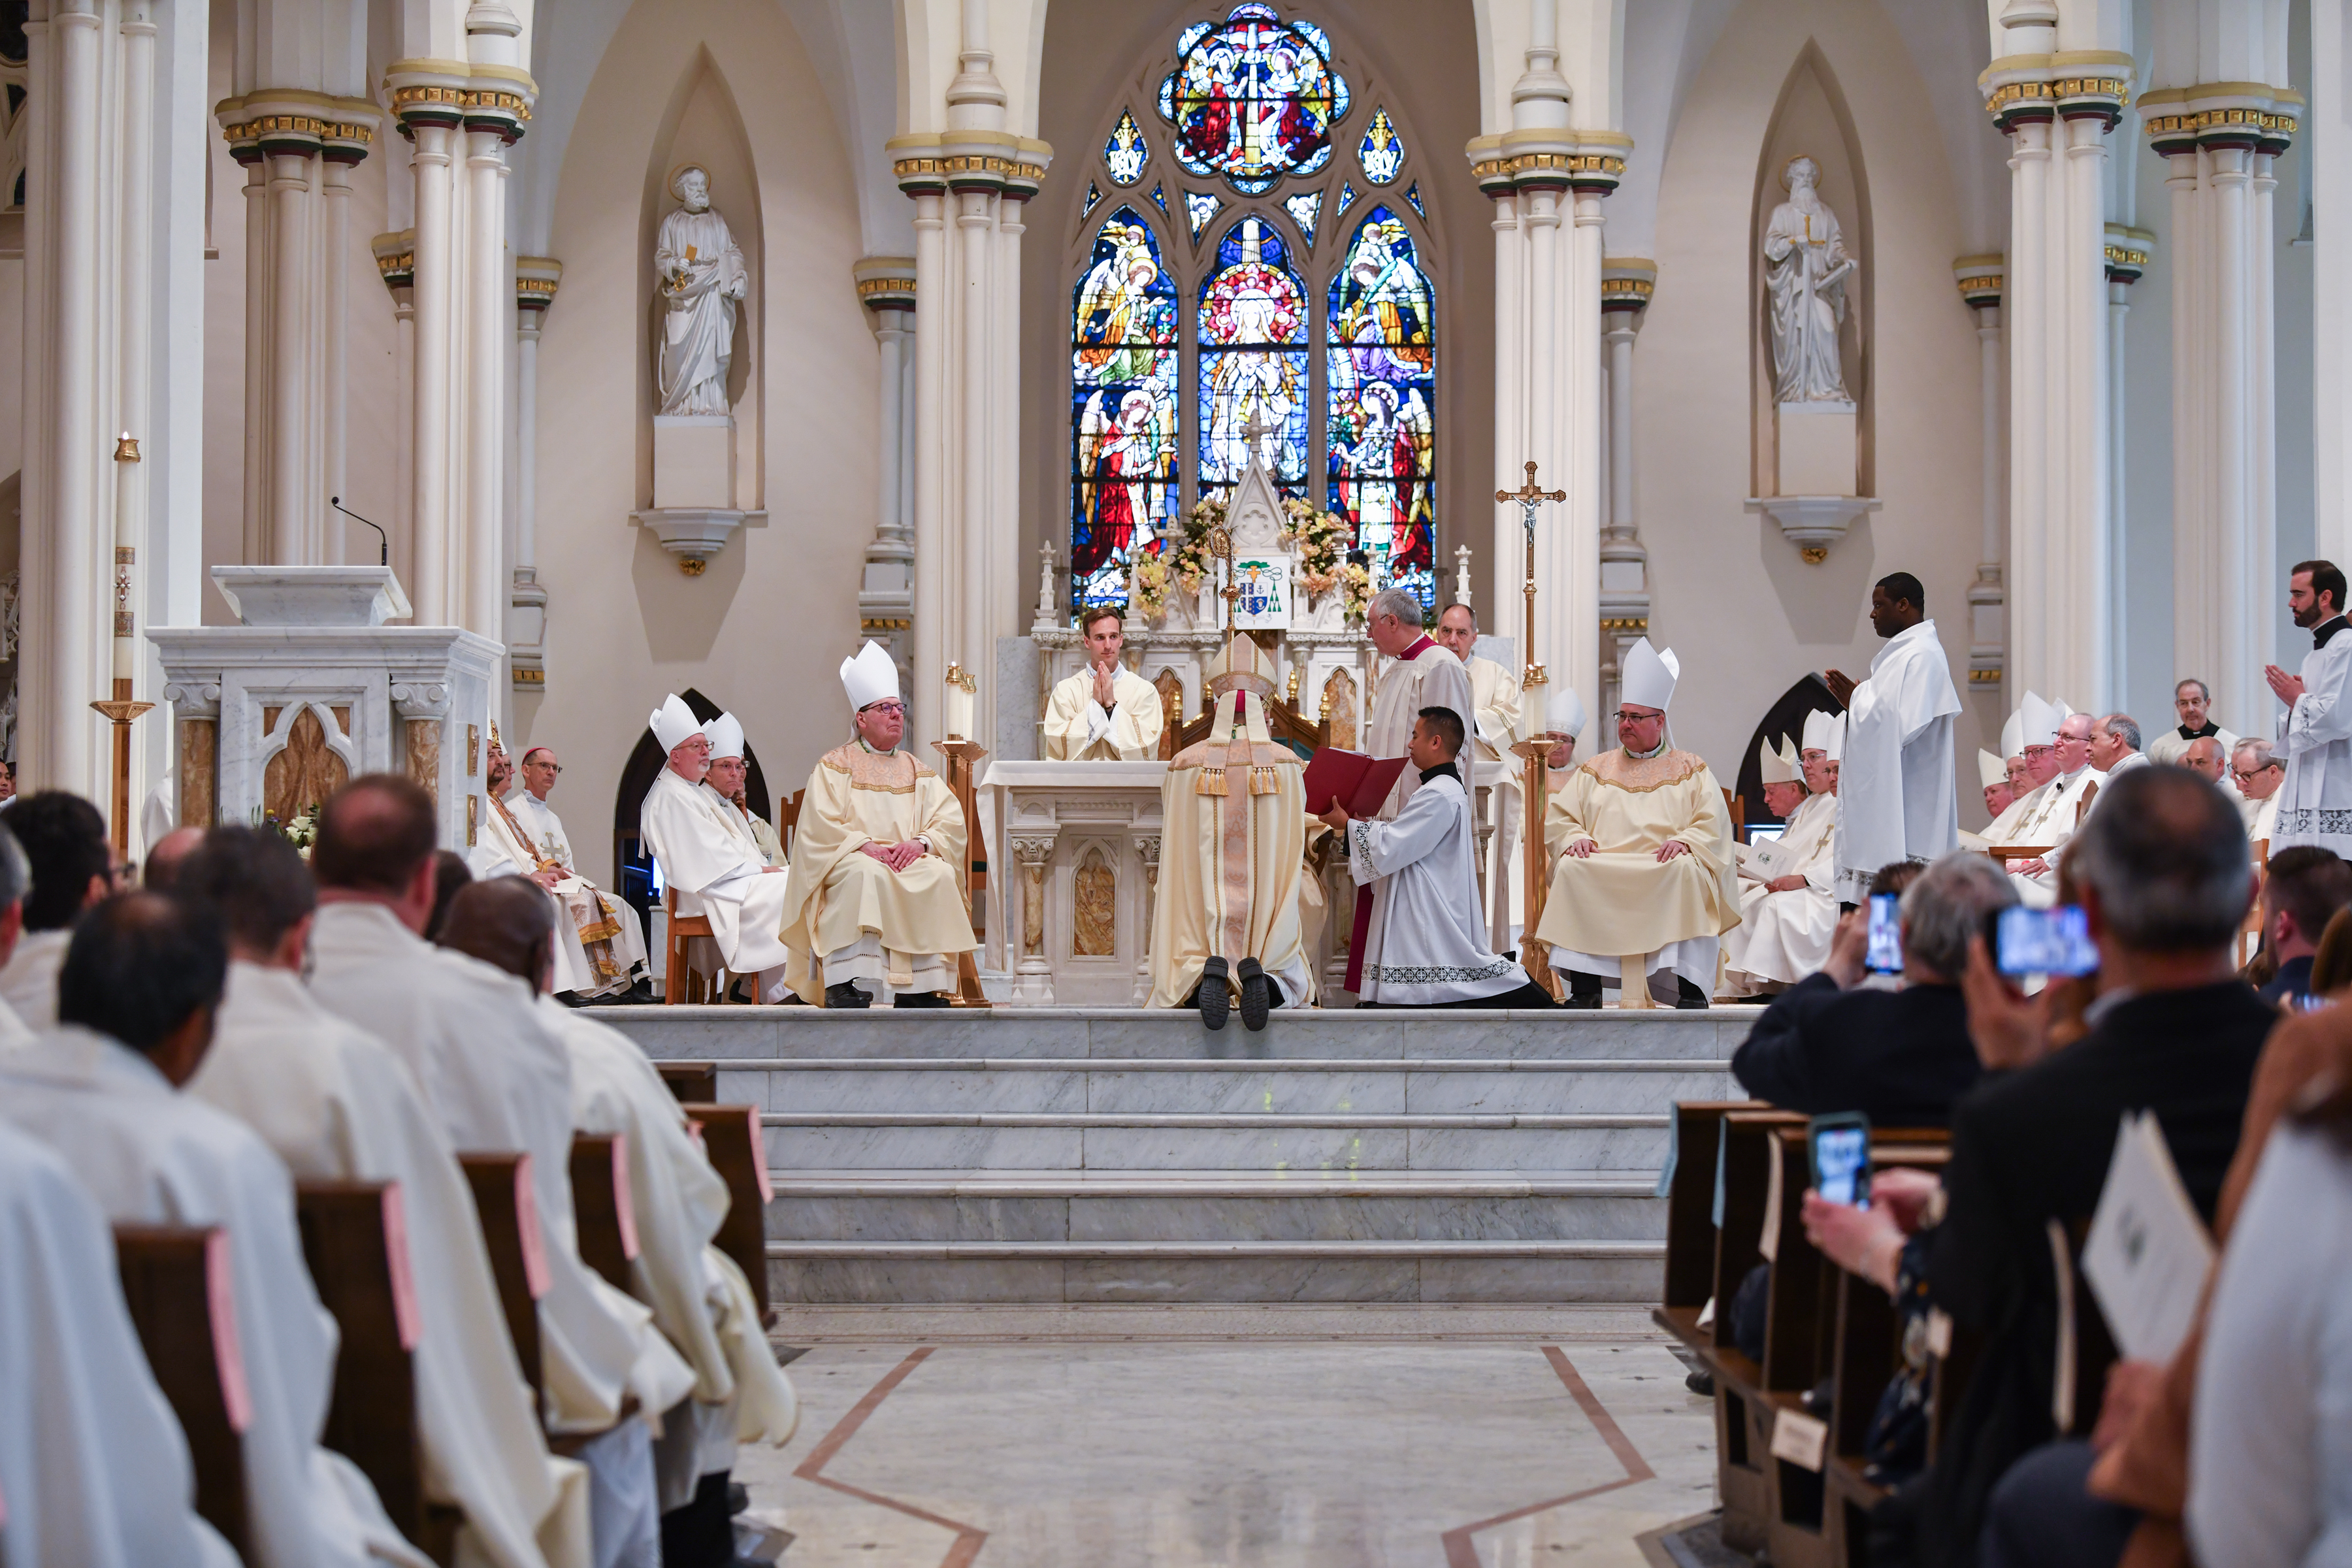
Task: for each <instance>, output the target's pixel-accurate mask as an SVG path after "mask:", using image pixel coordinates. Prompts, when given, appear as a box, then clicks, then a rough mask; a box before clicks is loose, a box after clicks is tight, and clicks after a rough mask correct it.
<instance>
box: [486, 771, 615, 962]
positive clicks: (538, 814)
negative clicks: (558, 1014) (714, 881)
mask: <svg viewBox="0 0 2352 1568" xmlns="http://www.w3.org/2000/svg"><path fill="white" fill-rule="evenodd" d="M562 773H563V764H562V763H560V762H558V761H557V760H556V756H555V752H553V751H552V750H551V749H550V748H548V747H546V746H533V747H531V748H530V750H529V751H527V752H523V754H522V755H521V756H520V757H518V758H517V759H516V760H515V775H516V777H518V778H520V780H521V781H522V787H521V788H520V789H519V790H516V791H514V792H512V793H511V794H509V795H507V796H506V797H505V799H504V800H503V801H502V802H501V803H500V804H501V805H504V806H505V807H506V811H507V816H509V818H511V819H512V821H513V824H514V826H516V827H517V828H519V829H520V830H521V834H522V837H523V838H524V839H525V840H526V841H527V842H528V843H529V845H530V848H531V850H532V851H533V852H534V853H535V854H536V855H537V856H538V857H539V864H540V866H541V868H544V869H546V870H551V871H561V872H562V873H563V875H562V878H560V879H558V880H557V881H556V883H555V885H554V886H553V887H551V888H550V889H548V890H549V891H550V892H551V893H553V894H554V895H555V900H556V902H558V903H560V904H562V906H563V910H564V913H565V914H566V915H568V916H569V917H570V919H569V920H568V921H565V922H563V923H565V924H569V925H570V926H571V927H572V935H573V938H574V939H575V940H576V941H577V942H579V944H580V946H581V947H582V948H583V950H584V956H585V957H586V958H587V959H588V961H589V968H590V969H591V971H592V972H593V975H594V977H595V979H596V980H597V981H598V982H599V985H600V989H598V990H597V991H595V992H593V993H590V992H585V991H581V990H580V989H579V987H578V986H577V985H566V984H562V980H563V976H564V973H565V970H564V964H565V962H566V959H567V957H568V956H569V953H570V951H571V944H570V943H569V942H566V943H564V944H563V952H562V953H560V954H559V955H558V956H557V958H556V972H557V973H556V980H557V984H556V987H555V988H556V989H557V990H558V991H573V992H577V993H578V994H580V995H582V996H583V997H584V996H588V995H591V994H594V995H600V996H614V995H618V994H621V993H623V992H625V991H627V990H629V989H630V988H631V987H633V986H635V984H637V983H638V982H639V981H641V980H643V979H645V978H646V974H647V973H648V967H647V963H646V932H645V927H644V926H643V925H642V924H641V923H639V921H638V919H637V911H636V910H633V909H631V908H630V907H629V906H628V905H627V904H625V903H624V902H622V901H621V900H619V899H616V898H614V896H613V895H612V894H610V893H608V892H606V891H604V889H602V888H599V887H598V886H596V884H595V883H593V882H592V881H590V880H589V879H587V878H585V877H583V876H582V875H581V874H580V866H579V863H578V861H577V860H576V859H575V858H573V856H572V836H571V835H570V834H568V833H566V832H564V831H563V819H562V817H560V816H556V815H555V808H554V807H552V806H551V805H548V804H547V797H548V795H550V794H551V792H552V791H553V790H554V788H555V781H556V780H557V779H558V778H560V777H562ZM491 815H492V816H497V815H498V814H497V813H495V812H493V813H492V814H491ZM558 929H559V931H560V930H561V929H562V928H561V926H559V927H558Z"/></svg>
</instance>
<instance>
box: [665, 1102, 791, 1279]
mask: <svg viewBox="0 0 2352 1568" xmlns="http://www.w3.org/2000/svg"><path fill="white" fill-rule="evenodd" d="M683 1109H684V1110H685V1111H686V1114H687V1116H688V1119H689V1120H691V1121H695V1122H697V1123H698V1124H699V1126H700V1129H701V1132H702V1151H703V1152H704V1154H706V1155H707V1156H708V1157H709V1161H710V1168H711V1169H712V1170H714V1171H716V1172H718V1173H719V1179H720V1180H722V1181H724V1182H725V1183H726V1184H727V1199H728V1202H727V1217H726V1218H725V1219H724V1220H722V1221H720V1222H719V1234H718V1236H717V1237H714V1238H713V1245H715V1246H716V1247H718V1248H719V1251H721V1252H723V1253H725V1254H726V1255H727V1256H728V1257H729V1258H731V1259H733V1260H734V1263H735V1267H737V1268H740V1269H741V1270H742V1271H743V1278H744V1279H748V1280H750V1281H751V1299H752V1300H754V1301H756V1302H758V1303H759V1306H760V1321H761V1324H762V1325H763V1326H764V1325H766V1324H769V1323H772V1322H773V1321H775V1316H776V1314H775V1312H774V1310H772V1308H771V1307H770V1306H769V1304H768V1202H769V1199H770V1198H771V1197H772V1196H773V1195H774V1189H773V1188H772V1185H771V1184H770V1183H769V1180H768V1158H767V1152H766V1150H765V1148H764V1147H763V1145H762V1144H761V1127H760V1110H759V1108H758V1107H757V1106H752V1105H706V1104H689V1105H686V1106H685V1107H684V1108H683Z"/></svg>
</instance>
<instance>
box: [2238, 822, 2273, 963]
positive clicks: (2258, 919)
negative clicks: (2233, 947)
mask: <svg viewBox="0 0 2352 1568" xmlns="http://www.w3.org/2000/svg"><path fill="white" fill-rule="evenodd" d="M2253 858H2254V879H2255V882H2256V883H2257V888H2256V890H2255V898H2254V901H2253V905H2252V908H2250V909H2248V910H2246V921H2245V924H2243V925H2242V926H2240V927H2239V928H2238V967H2239V968H2241V969H2243V968H2244V967H2245V966H2246V965H2248V964H2249V963H2252V962H2253V961H2254V954H2256V953H2258V952H2261V951H2262V950H2263V900H2262V897H2261V889H2260V886H2259V884H2261V883H2262V882H2264V881H2267V880H2268V879H2269V878H2270V865H2271V841H2270V840H2269V839H2267V838H2257V839H2255V840H2254V843H2253Z"/></svg>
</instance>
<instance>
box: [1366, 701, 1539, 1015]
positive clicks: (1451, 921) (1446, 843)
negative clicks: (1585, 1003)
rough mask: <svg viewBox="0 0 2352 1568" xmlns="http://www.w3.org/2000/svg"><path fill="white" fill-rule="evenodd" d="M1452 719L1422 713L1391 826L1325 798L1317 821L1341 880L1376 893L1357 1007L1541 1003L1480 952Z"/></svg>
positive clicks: (1461, 737)
mask: <svg viewBox="0 0 2352 1568" xmlns="http://www.w3.org/2000/svg"><path fill="white" fill-rule="evenodd" d="M1467 738H1468V737H1467V732H1466V731H1465V727H1464V725H1463V722H1462V716H1461V715H1460V714H1458V713H1456V712H1454V710H1452V709H1449V708H1424V709H1423V710H1421V712H1420V714H1419V715H1418V716H1417V718H1416V721H1415V722H1414V724H1413V728H1412V740H1411V742H1408V745H1407V750H1406V753H1405V754H1406V756H1407V758H1408V759H1409V760H1410V762H1411V764H1412V767H1413V768H1414V769H1415V770H1416V771H1417V772H1418V773H1419V774H1420V777H1419V780H1418V784H1419V787H1418V788H1416V789H1415V790H1414V791H1413V793H1412V799H1411V800H1408V801H1406V802H1405V805H1404V809H1403V810H1402V811H1401V812H1399V813H1397V815H1396V817H1395V819H1394V820H1393V821H1390V822H1374V821H1367V820H1365V819H1362V818H1360V817H1350V816H1349V815H1348V810H1347V807H1346V805H1344V804H1343V803H1341V802H1339V801H1336V800H1335V801H1333V802H1332V803H1331V808H1330V809H1329V810H1328V811H1327V812H1325V813H1324V814H1323V816H1322V817H1321V818H1320V820H1321V821H1323V822H1324V823H1325V824H1327V825H1328V826H1330V827H1331V828H1332V829H1333V830H1334V831H1336V832H1338V833H1339V835H1340V836H1341V839H1340V841H1341V843H1342V844H1343V845H1344V846H1345V848H1346V853H1347V857H1348V872H1349V876H1351V877H1352V878H1354V879H1355V881H1356V884H1357V886H1359V887H1362V886H1364V885H1366V884H1368V883H1370V884H1375V885H1376V886H1377V888H1378V889H1379V891H1378V896H1377V897H1376V898H1375V900H1374V901H1373V905H1372V924H1371V931H1370V937H1369V942H1370V951H1368V952H1366V953H1365V955H1364V959H1363V963H1362V968H1361V973H1360V984H1359V985H1358V987H1357V991H1356V995H1357V998H1358V1002H1357V1005H1359V1006H1364V1007H1549V1006H1550V1005H1552V1001H1551V996H1550V994H1549V993H1548V992H1546V991H1545V990H1544V989H1543V987H1541V986H1539V985H1538V984H1536V983H1535V982H1534V981H1532V980H1530V979H1528V972H1527V971H1526V970H1524V969H1522V968H1520V967H1519V963H1518V961H1517V959H1513V958H1505V957H1502V956H1500V955H1498V954H1496V953H1493V952H1488V951H1487V950H1486V921H1484V920H1483V919H1482V918H1481V916H1480V911H1479V908H1478V839H1477V834H1476V832H1475V828H1474V826H1473V824H1472V822H1471V820H1470V792H1469V791H1468V790H1466V789H1465V788H1464V787H1463V784H1462V773H1461V770H1460V767H1459V765H1458V763H1457V759H1458V758H1459V757H1460V756H1461V754H1462V749H1463V746H1464V745H1465V742H1466V741H1467Z"/></svg>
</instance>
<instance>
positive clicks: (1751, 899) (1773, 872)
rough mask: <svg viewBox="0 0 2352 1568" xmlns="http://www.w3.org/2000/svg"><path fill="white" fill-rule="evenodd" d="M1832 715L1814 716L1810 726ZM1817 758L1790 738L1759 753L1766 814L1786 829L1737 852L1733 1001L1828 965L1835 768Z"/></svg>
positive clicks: (1727, 968)
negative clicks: (1806, 756)
mask: <svg viewBox="0 0 2352 1568" xmlns="http://www.w3.org/2000/svg"><path fill="white" fill-rule="evenodd" d="M1827 717H1828V715H1826V714H1822V713H1814V714H1811V715H1810V716H1809V717H1808V721H1807V723H1808V727H1809V728H1810V727H1811V720H1812V719H1822V718H1827ZM1832 722H1834V721H1832ZM1811 754H1812V755H1814V756H1816V757H1818V758H1819V759H1820V760H1819V761H1818V762H1811V763H1799V761H1798V755H1799V753H1798V752H1797V751H1796V749H1795V748H1794V747H1792V746H1790V744H1789V742H1788V738H1787V737H1786V736H1783V737H1782V738H1781V741H1780V747H1779V748H1778V749H1777V750H1776V749H1775V748H1774V747H1773V745H1772V743H1771V742H1769V740H1768V741H1766V742H1763V744H1762V745H1761V746H1760V747H1759V751H1758V757H1757V761H1758V763H1759V765H1760V766H1761V768H1762V770H1763V783H1764V809H1766V810H1767V811H1769V812H1770V813H1771V814H1772V815H1773V816H1777V817H1780V818H1781V819H1782V822H1783V825H1784V826H1782V827H1781V830H1780V837H1778V838H1767V839H1761V840H1759V841H1758V842H1757V843H1755V844H1743V845H1739V846H1738V847H1737V851H1738V854H1737V858H1738V867H1739V923H1738V925H1736V926H1734V927H1732V928H1731V930H1730V931H1727V932H1725V933H1724V938H1723V973H1724V988H1725V989H1726V990H1727V992H1729V993H1730V994H1733V995H1735V996H1749V995H1755V994H1758V993H1759V992H1763V991H1767V990H1775V989H1780V988H1784V987H1787V986H1790V985H1794V984H1796V983H1797V982H1798V981H1800V980H1802V979H1803V978H1804V977H1805V976H1806V975H1808V974H1811V973H1813V972H1814V971H1816V970H1818V969H1820V968H1821V966H1822V964H1823V963H1827V962H1828V961H1829V956H1830V938H1831V937H1832V935H1834V934H1835V933H1836V931H1837V914H1838V910H1837V899H1836V897H1835V895H1834V894H1833V893H1832V890H1831V885H1830V884H1831V877H1832V872H1833V870H1834V866H1833V864H1832V853H1831V851H1832V845H1833V843H1834V841H1835V830H1836V827H1837V805H1838V802H1837V784H1836V782H1835V779H1834V777H1833V776H1832V769H1833V768H1835V767H1836V766H1837V764H1836V763H1832V762H1831V761H1830V759H1829V755H1828V752H1827V751H1826V749H1823V750H1822V751H1819V752H1813V753H1811Z"/></svg>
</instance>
